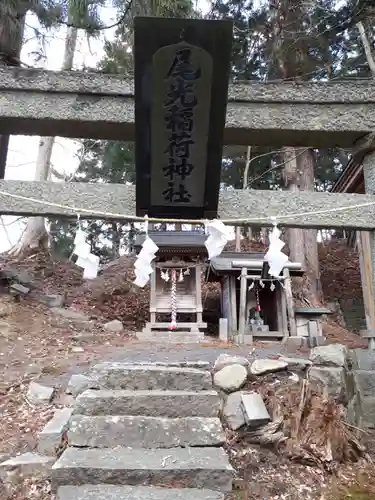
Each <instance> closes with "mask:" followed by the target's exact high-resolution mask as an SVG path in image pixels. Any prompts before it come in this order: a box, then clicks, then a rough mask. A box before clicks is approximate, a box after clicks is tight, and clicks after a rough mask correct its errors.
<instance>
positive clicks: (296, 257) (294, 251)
mask: <svg viewBox="0 0 375 500" xmlns="http://www.w3.org/2000/svg"><path fill="white" fill-rule="evenodd" d="M297 154H298V149H295V148H293V147H284V148H283V156H284V163H285V166H284V169H283V178H284V183H285V186H286V187H287V189H288V191H291V192H298V191H299V186H300V172H299V170H298V167H297ZM286 234H287V239H288V243H289V258H290V260H292V261H294V262H300V263H301V264H302V267H303V268H305V267H306V261H305V245H304V239H303V230H302V229H299V228H294V227H293V228H289V229H287V232H286Z"/></svg>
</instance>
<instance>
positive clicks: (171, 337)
mask: <svg viewBox="0 0 375 500" xmlns="http://www.w3.org/2000/svg"><path fill="white" fill-rule="evenodd" d="M136 336H137V339H138V340H139V341H141V342H155V343H158V344H160V343H168V344H197V343H200V342H203V341H204V333H203V332H199V331H198V332H197V333H192V332H172V333H169V332H168V331H160V332H159V331H157V332H155V331H148V330H146V331H142V332H137V334H136Z"/></svg>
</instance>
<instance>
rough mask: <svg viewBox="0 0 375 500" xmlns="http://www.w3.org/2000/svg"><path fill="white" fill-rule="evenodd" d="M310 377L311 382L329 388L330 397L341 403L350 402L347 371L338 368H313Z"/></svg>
mask: <svg viewBox="0 0 375 500" xmlns="http://www.w3.org/2000/svg"><path fill="white" fill-rule="evenodd" d="M308 377H309V379H310V380H311V381H315V382H318V383H320V384H322V385H323V386H325V387H327V392H328V395H329V396H332V397H333V398H335V399H337V400H338V401H339V402H341V403H346V402H347V401H348V395H347V387H346V377H345V369H344V368H343V367H338V366H312V367H311V368H310V369H309V372H308Z"/></svg>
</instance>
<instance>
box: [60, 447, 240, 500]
mask: <svg viewBox="0 0 375 500" xmlns="http://www.w3.org/2000/svg"><path fill="white" fill-rule="evenodd" d="M233 472H234V471H233V468H232V467H231V465H230V464H229V460H228V457H227V454H226V453H225V451H224V450H223V449H222V448H216V447H211V448H208V447H204V448H171V449H169V450H162V449H156V450H147V449H143V450H142V449H128V448H122V447H120V446H118V447H116V448H112V449H105V448H103V449H100V450H99V449H96V448H91V449H90V448H83V449H78V448H73V447H71V448H67V449H66V450H65V452H64V453H63V454H62V455H61V457H60V458H59V460H58V461H57V462H56V463H55V465H54V466H53V469H52V487H53V489H54V490H56V489H57V488H58V487H59V486H64V485H71V486H73V485H82V484H116V483H117V484H118V485H121V484H123V485H124V484H125V485H127V484H129V483H131V484H132V485H133V486H137V485H140V486H144V485H147V486H160V484H162V485H163V486H168V485H169V486H172V485H173V483H174V484H176V482H178V483H179V484H181V483H182V486H183V487H184V488H207V489H209V490H214V491H231V490H232V478H233ZM146 498H147V497H145V499H146Z"/></svg>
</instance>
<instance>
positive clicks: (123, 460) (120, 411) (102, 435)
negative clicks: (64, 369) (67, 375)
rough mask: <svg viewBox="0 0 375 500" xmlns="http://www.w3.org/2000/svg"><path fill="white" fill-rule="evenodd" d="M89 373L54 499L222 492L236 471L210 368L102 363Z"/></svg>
mask: <svg viewBox="0 0 375 500" xmlns="http://www.w3.org/2000/svg"><path fill="white" fill-rule="evenodd" d="M90 376H91V377H92V378H93V380H95V387H98V389H95V390H87V391H85V392H83V393H82V394H80V395H79V396H78V397H77V399H76V403H75V406H74V409H73V415H72V417H71V420H70V423H69V430H68V444H69V446H68V448H67V449H66V450H65V451H64V453H63V454H62V455H61V457H60V458H59V459H58V460H57V462H56V463H55V464H54V466H53V469H52V487H53V489H54V491H57V500H72V499H74V500H223V499H224V492H226V491H230V490H231V489H232V478H233V472H234V471H233V469H232V467H231V465H230V464H229V461H228V457H227V455H226V453H225V451H224V449H223V448H222V445H223V444H224V442H225V434H224V431H223V428H222V425H221V422H220V420H219V418H218V412H219V409H220V399H219V396H218V394H217V393H216V392H215V391H213V387H212V377H211V373H210V372H208V371H205V370H200V369H197V368H190V367H189V368H186V367H176V366H159V365H156V364H154V365H129V364H124V363H101V364H99V365H96V366H95V367H94V368H93V369H92V372H91V374H90Z"/></svg>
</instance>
